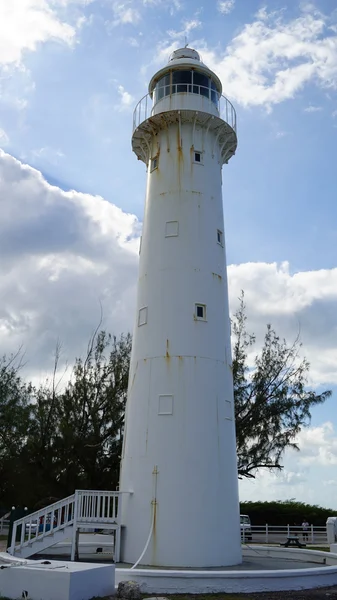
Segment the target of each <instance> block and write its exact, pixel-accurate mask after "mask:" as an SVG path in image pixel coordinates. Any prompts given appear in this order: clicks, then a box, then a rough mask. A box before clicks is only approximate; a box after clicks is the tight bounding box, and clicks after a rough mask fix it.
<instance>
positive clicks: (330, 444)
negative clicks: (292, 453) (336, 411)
mask: <svg viewBox="0 0 337 600" xmlns="http://www.w3.org/2000/svg"><path fill="white" fill-rule="evenodd" d="M296 441H297V443H298V445H299V447H300V450H301V451H300V454H299V455H298V460H299V462H300V463H301V464H304V465H310V464H315V465H321V466H333V465H337V435H336V432H335V430H334V426H333V424H332V423H331V422H330V421H327V422H326V423H323V424H322V425H320V426H317V427H308V428H307V429H302V431H301V432H300V433H299V434H298V436H297V439H296Z"/></svg>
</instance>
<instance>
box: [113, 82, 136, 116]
mask: <svg viewBox="0 0 337 600" xmlns="http://www.w3.org/2000/svg"><path fill="white" fill-rule="evenodd" d="M117 91H118V94H119V96H120V100H121V101H120V104H119V106H118V108H119V110H124V109H129V108H130V107H133V104H134V100H135V99H134V97H133V96H132V95H131V94H130V93H129V92H127V91H126V89H125V88H124V87H123V86H122V85H119V86H118V88H117Z"/></svg>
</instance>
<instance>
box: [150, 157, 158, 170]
mask: <svg viewBox="0 0 337 600" xmlns="http://www.w3.org/2000/svg"><path fill="white" fill-rule="evenodd" d="M155 169H158V156H154V157H153V158H151V171H154V170H155Z"/></svg>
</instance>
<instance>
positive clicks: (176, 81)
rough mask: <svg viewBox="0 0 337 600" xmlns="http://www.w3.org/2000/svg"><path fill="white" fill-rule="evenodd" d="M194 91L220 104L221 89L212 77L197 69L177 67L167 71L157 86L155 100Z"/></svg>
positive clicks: (193, 92)
mask: <svg viewBox="0 0 337 600" xmlns="http://www.w3.org/2000/svg"><path fill="white" fill-rule="evenodd" d="M182 93H190V94H191V93H192V94H198V95H200V96H205V97H206V98H210V100H212V102H214V104H216V105H218V101H219V91H218V89H217V85H216V83H215V82H214V81H212V79H211V78H210V77H208V76H207V75H205V74H204V73H199V72H198V71H195V70H190V71H187V70H183V69H177V70H173V71H172V72H171V74H170V73H167V74H166V75H164V76H163V77H161V79H159V81H158V82H157V85H156V87H155V102H158V101H159V100H161V99H162V98H164V97H165V96H169V95H170V94H182Z"/></svg>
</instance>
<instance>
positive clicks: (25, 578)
mask: <svg viewBox="0 0 337 600" xmlns="http://www.w3.org/2000/svg"><path fill="white" fill-rule="evenodd" d="M48 562H50V564H41V561H33V560H27V561H22V563H21V564H19V565H18V564H15V563H14V564H10V563H4V562H1V560H0V566H1V569H0V597H1V596H5V597H6V598H11V599H16V598H26V597H27V598H31V599H32V600H89V599H90V598H93V597H94V596H109V595H112V594H114V593H115V565H99V564H96V565H92V564H88V563H71V562H61V561H56V560H55V561H48Z"/></svg>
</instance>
